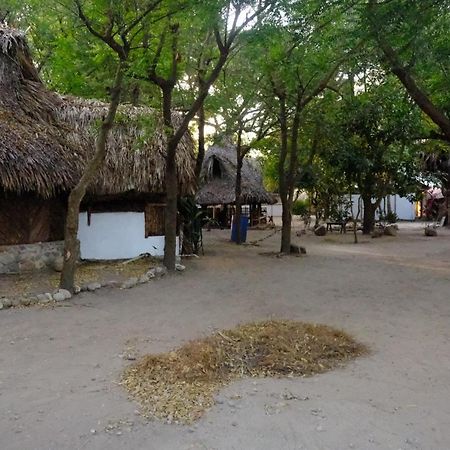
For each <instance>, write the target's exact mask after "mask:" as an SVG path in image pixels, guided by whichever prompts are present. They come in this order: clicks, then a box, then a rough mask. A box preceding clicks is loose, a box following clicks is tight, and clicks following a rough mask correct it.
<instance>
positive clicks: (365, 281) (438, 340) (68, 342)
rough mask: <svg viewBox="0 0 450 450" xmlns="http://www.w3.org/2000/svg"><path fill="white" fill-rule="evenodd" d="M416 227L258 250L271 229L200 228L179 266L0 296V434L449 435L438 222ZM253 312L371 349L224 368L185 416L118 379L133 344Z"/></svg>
mask: <svg viewBox="0 0 450 450" xmlns="http://www.w3.org/2000/svg"><path fill="white" fill-rule="evenodd" d="M269 233H270V232H268V231H252V232H250V235H249V239H250V240H253V239H259V238H263V237H264V236H266V235H267V234H269ZM422 234H423V230H421V229H420V228H417V227H414V226H406V225H401V229H400V234H399V237H397V238H392V237H383V238H381V239H365V240H363V243H361V244H359V245H357V246H355V245H353V244H351V243H350V242H351V236H339V235H337V234H336V233H333V234H332V235H328V236H326V237H324V238H318V237H315V236H310V235H308V236H302V237H301V238H298V237H296V238H295V241H296V242H297V243H303V245H305V247H306V248H307V251H308V255H307V256H306V257H299V258H276V257H273V256H267V255H262V254H261V253H267V252H270V251H275V250H277V248H278V240H279V235H276V236H273V237H272V238H270V239H267V240H265V241H262V242H261V245H260V246H258V247H256V246H242V247H237V246H234V245H232V244H230V243H229V242H227V239H228V232H226V231H212V232H210V233H205V240H206V243H205V248H206V251H205V256H204V257H202V258H200V259H191V260H189V261H187V262H186V264H187V270H186V271H185V272H184V273H182V274H176V275H173V276H170V277H166V278H163V279H161V280H158V281H155V282H153V283H149V284H147V285H142V286H139V287H137V288H135V289H132V290H126V291H122V290H118V289H109V290H100V291H97V292H95V293H85V294H81V295H79V296H77V297H76V299H75V300H73V301H71V302H70V303H67V304H65V305H63V306H59V307H56V308H53V307H51V308H49V307H31V308H26V309H15V310H14V309H10V310H6V311H1V312H0V449H2V450H29V449H39V450H41V449H55V450H64V449H71V450H72V449H108V450H110V449H111V450H114V449H120V450H122V449H152V450H153V449H155V450H166V449H174V450H178V449H180V450H187V449H217V450H222V449H230V450H231V449H236V450H241V449H249V450H252V449H255V450H256V449H258V450H266V449H277V450H278V449H283V450H284V449H286V450H291V449H292V450H294V449H295V450H299V449H308V450H322V449H327V450H328V449H332V450H343V449H383V450H385V449H386V450H387V449H394V450H399V449H403V450H410V449H423V450H425V449H429V450H440V449H442V450H446V449H449V448H450V444H449V442H450V427H449V424H450V230H445V231H442V232H440V235H439V236H438V237H437V238H425V237H424V236H423V235H422ZM0 289H1V288H0ZM267 318H280V319H296V320H301V321H311V322H320V323H325V324H329V325H332V326H335V327H340V328H343V329H344V330H346V331H348V332H349V333H351V334H353V336H355V337H356V338H357V339H359V340H360V341H361V342H363V343H365V344H367V345H368V346H370V348H371V350H372V352H371V354H370V355H369V356H367V357H364V358H360V359H357V360H356V361H354V362H352V363H350V364H349V365H348V366H346V367H345V368H343V369H339V370H337V371H332V372H329V373H326V374H323V375H319V376H315V377H312V378H303V379H295V378H291V379H284V380H273V379H265V380H256V381H255V380H243V381H241V382H239V383H236V384H232V385H231V386H229V387H227V388H226V389H225V390H223V391H222V392H221V393H220V395H219V396H218V398H217V405H215V406H214V407H213V408H212V409H211V410H210V411H209V412H207V413H206V415H205V416H204V417H203V418H202V419H201V420H200V422H198V423H197V424H196V425H195V426H181V425H176V424H170V425H169V424H165V423H161V422H157V421H153V422H147V421H145V420H144V419H143V418H142V417H141V416H140V415H139V413H138V406H137V405H136V404H134V403H133V402H131V401H129V400H128V399H127V396H126V394H125V392H124V390H123V389H122V387H121V386H119V385H118V382H117V381H118V379H119V376H120V373H121V371H122V370H123V368H124V367H125V366H126V365H128V364H130V363H131V361H130V360H132V359H133V358H135V357H136V356H137V355H139V354H142V353H145V352H159V351H167V350H169V349H171V348H174V347H177V346H179V345H180V344H182V343H183V342H186V341H187V340H189V339H192V338H197V337H201V336H204V335H206V334H209V333H210V332H211V331H212V330H215V329H220V328H231V327H233V326H235V325H237V324H238V323H242V322H246V321H253V320H258V319H267Z"/></svg>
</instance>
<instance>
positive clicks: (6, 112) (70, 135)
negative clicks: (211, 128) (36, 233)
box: [0, 26, 195, 197]
mask: <svg viewBox="0 0 450 450" xmlns="http://www.w3.org/2000/svg"><path fill="white" fill-rule="evenodd" d="M107 108H108V105H107V104H105V103H102V102H97V101H90V100H82V99H77V98H71V97H61V96H59V95H58V94H55V93H53V92H50V91H48V90H47V89H46V88H45V86H44V85H43V83H42V82H41V80H40V78H39V75H38V73H37V71H36V69H35V67H34V65H33V63H32V60H31V57H30V52H29V50H28V46H27V43H26V39H25V36H24V35H23V33H21V32H20V31H17V30H12V29H10V28H5V27H1V26H0V190H4V191H12V192H16V193H22V192H35V193H37V194H39V195H41V196H43V197H51V196H53V195H55V194H57V193H58V192H67V191H69V190H70V189H71V188H72V187H73V186H74V185H75V184H76V182H77V181H78V179H79V178H80V176H81V173H82V171H83V168H84V166H85V164H86V162H87V161H88V160H89V159H90V158H91V157H92V155H93V152H94V148H95V138H96V133H97V131H96V130H97V127H98V125H99V121H100V120H101V119H102V117H104V115H105V114H106V111H107ZM174 119H175V121H177V120H178V117H177V116H175V117H174ZM151 122H153V123H152V124H150V123H151ZM149 124H150V125H149ZM164 144H165V139H164V133H163V127H162V121H161V119H160V117H159V114H157V113H156V112H155V111H154V110H152V109H150V108H144V107H134V106H130V105H121V106H120V107H119V111H118V116H117V123H116V125H115V127H114V129H113V130H112V132H111V134H110V138H109V141H108V155H107V159H106V164H105V167H104V169H103V170H102V172H101V173H100V174H99V176H98V178H97V179H96V181H95V183H94V184H93V185H92V186H91V188H90V190H89V191H90V193H94V194H101V195H103V194H119V193H124V192H127V191H136V192H139V193H162V192H164V172H165V145H164ZM177 164H178V179H179V184H180V192H181V193H182V194H186V193H192V192H193V189H194V186H195V181H194V180H195V176H194V166H195V156H194V145H193V142H192V139H191V137H190V136H189V135H188V134H187V135H186V136H185V137H184V138H183V140H182V142H181V144H180V146H179V148H178V151H177Z"/></svg>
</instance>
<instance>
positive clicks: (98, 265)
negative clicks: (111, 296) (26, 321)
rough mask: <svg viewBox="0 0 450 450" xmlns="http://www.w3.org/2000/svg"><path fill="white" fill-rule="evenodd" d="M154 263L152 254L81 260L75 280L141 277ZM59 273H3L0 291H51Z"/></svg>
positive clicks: (16, 292)
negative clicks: (126, 259)
mask: <svg viewBox="0 0 450 450" xmlns="http://www.w3.org/2000/svg"><path fill="white" fill-rule="evenodd" d="M157 264H158V262H157V260H156V259H154V258H152V257H146V258H140V259H136V260H131V261H101V262H100V261H99V262H96V261H83V262H82V263H81V264H80V265H79V266H78V267H77V271H76V273H75V283H76V284H78V285H79V286H81V285H83V284H88V283H92V282H105V281H110V280H116V281H124V280H126V279H127V278H131V277H140V276H141V275H143V274H144V273H145V272H147V271H148V270H149V269H150V268H151V267H154V266H155V265H157ZM60 277H61V274H60V273H58V272H54V271H53V270H47V271H42V272H31V273H22V274H10V275H8V274H6V275H2V276H0V283H2V284H4V285H5V286H4V290H2V294H4V295H6V296H14V295H24V294H40V293H42V292H46V291H52V290H54V289H57V288H58V286H59V279H60ZM2 288H3V286H2Z"/></svg>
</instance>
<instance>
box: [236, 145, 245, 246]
mask: <svg viewBox="0 0 450 450" xmlns="http://www.w3.org/2000/svg"><path fill="white" fill-rule="evenodd" d="M236 153H237V154H236V156H237V165H236V186H235V199H236V200H235V206H236V210H235V212H234V224H235V227H236V244H238V245H239V244H241V243H242V236H241V232H242V230H241V228H242V227H241V217H242V163H243V159H244V158H243V155H242V151H241V145H240V144H239V143H238V145H237V147H236Z"/></svg>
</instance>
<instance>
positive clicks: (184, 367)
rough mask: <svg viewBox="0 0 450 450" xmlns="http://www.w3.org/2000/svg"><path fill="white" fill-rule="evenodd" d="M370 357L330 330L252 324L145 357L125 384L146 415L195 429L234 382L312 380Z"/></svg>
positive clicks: (128, 373) (280, 323) (287, 323)
mask: <svg viewBox="0 0 450 450" xmlns="http://www.w3.org/2000/svg"><path fill="white" fill-rule="evenodd" d="M366 351H367V350H366V348H365V347H364V346H363V345H361V344H359V343H357V342H356V341H355V340H353V339H352V338H351V337H350V336H349V335H347V334H346V333H344V332H342V331H339V330H336V329H334V328H331V327H328V326H325V325H314V324H307V323H302V322H293V321H267V322H258V323H250V324H246V325H242V326H238V327H237V328H234V329H232V330H225V331H221V332H217V333H215V334H214V335H212V336H209V337H206V338H203V339H198V340H194V341H191V342H188V343H187V344H185V345H183V346H182V347H180V348H179V349H177V350H174V351H171V352H168V353H162V354H158V355H147V356H144V357H143V358H141V359H140V360H139V361H138V362H137V363H135V364H133V365H132V366H130V367H128V368H127V369H126V370H125V373H124V375H123V378H122V384H123V385H124V386H125V388H126V389H127V390H128V392H129V393H130V394H131V396H132V397H134V398H135V399H136V400H138V401H139V402H140V404H141V405H142V408H143V412H144V414H145V415H147V416H150V417H156V418H159V419H164V420H167V421H168V422H172V421H175V422H180V423H191V422H193V421H195V420H196V419H198V418H199V417H201V416H202V414H203V413H204V411H205V410H206V409H208V408H209V407H210V406H212V405H213V404H214V398H213V396H214V394H215V393H216V392H217V391H218V389H219V388H220V387H221V386H224V385H226V384H228V383H230V382H231V381H233V380H236V379H239V378H243V377H292V376H311V375H314V374H317V373H322V372H325V371H327V370H331V369H332V368H334V367H336V366H338V365H340V364H342V363H343V362H346V361H348V360H350V359H352V358H355V357H357V356H360V355H362V354H365V353H366Z"/></svg>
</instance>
